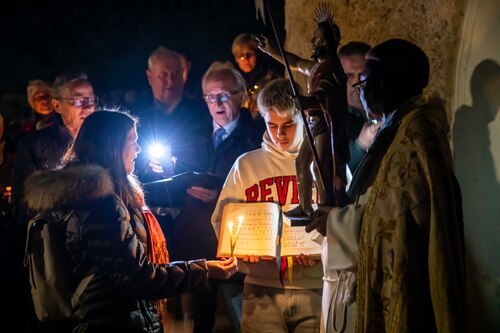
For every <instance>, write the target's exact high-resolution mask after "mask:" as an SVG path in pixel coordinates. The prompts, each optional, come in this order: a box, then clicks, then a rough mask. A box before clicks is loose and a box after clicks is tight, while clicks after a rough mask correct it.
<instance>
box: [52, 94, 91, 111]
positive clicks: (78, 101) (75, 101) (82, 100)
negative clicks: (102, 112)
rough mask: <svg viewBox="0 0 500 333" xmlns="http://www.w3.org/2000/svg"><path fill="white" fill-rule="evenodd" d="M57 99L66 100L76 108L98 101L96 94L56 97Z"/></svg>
mask: <svg viewBox="0 0 500 333" xmlns="http://www.w3.org/2000/svg"><path fill="white" fill-rule="evenodd" d="M57 99H60V100H63V101H68V104H71V105H73V106H74V107H76V108H81V107H84V106H95V105H96V104H97V103H99V98H98V97H96V96H91V97H73V98H63V97H58V98H57Z"/></svg>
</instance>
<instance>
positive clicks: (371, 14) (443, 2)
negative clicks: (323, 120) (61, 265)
mask: <svg viewBox="0 0 500 333" xmlns="http://www.w3.org/2000/svg"><path fill="white" fill-rule="evenodd" d="M326 2H327V3H328V4H330V6H331V7H332V8H333V10H334V16H335V20H336V23H337V24H338V26H339V27H340V29H341V34H342V38H341V43H342V44H346V43H348V42H349V41H353V40H359V41H364V42H367V43H369V44H370V45H372V46H374V45H376V44H378V43H380V42H383V41H385V40H387V39H389V38H404V39H407V40H409V41H411V42H413V43H415V44H417V45H419V46H420V47H421V48H422V49H423V50H424V51H425V52H426V53H427V55H428V56H429V60H430V64H431V79H430V85H429V87H428V89H427V91H426V94H429V95H431V94H437V95H439V96H440V97H443V98H444V99H445V100H446V101H447V110H448V114H449V116H450V119H451V115H452V112H451V110H452V104H451V101H452V100H453V92H454V78H455V69H456V67H455V64H456V61H457V59H456V58H457V50H458V45H459V37H460V31H461V25H462V21H463V16H464V11H465V8H466V3H467V0H336V1H332V0H330V1H326ZM316 3H317V1H315V0H287V1H286V2H285V29H286V32H287V37H286V42H285V47H286V49H287V50H288V51H291V52H293V53H296V54H298V55H300V56H302V57H305V58H309V56H310V54H311V42H310V41H311V37H312V34H313V30H314V9H315V5H316ZM298 81H299V83H301V84H302V83H303V80H301V78H298Z"/></svg>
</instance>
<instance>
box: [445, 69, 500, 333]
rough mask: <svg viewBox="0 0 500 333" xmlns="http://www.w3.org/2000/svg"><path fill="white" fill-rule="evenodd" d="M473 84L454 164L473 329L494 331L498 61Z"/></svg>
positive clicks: (499, 194) (499, 211) (499, 225)
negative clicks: (494, 137)
mask: <svg viewBox="0 0 500 333" xmlns="http://www.w3.org/2000/svg"><path fill="white" fill-rule="evenodd" d="M470 85H471V86H470V90H471V94H472V106H468V105H463V106H461V107H460V108H459V109H458V110H457V112H456V115H455V124H454V127H453V142H454V161H455V170H456V174H457V178H458V180H459V182H460V185H461V188H462V195H463V208H464V228H465V235H466V239H465V243H466V260H467V262H466V265H467V266H466V267H467V285H468V304H469V308H470V309H469V314H471V318H470V324H471V331H472V332H479V331H482V332H490V331H492V330H490V329H492V328H493V318H496V316H497V315H498V313H499V312H497V313H496V314H495V313H488V311H485V310H486V309H493V310H500V267H499V265H498V263H499V262H500V260H499V257H498V246H499V243H498V241H499V240H500V204H499V203H500V184H499V183H498V182H497V179H496V173H495V165H494V159H493V155H492V152H491V146H492V145H491V140H490V130H489V125H490V124H491V123H492V122H493V121H494V120H495V117H496V116H497V113H498V110H499V107H500V66H499V65H498V63H497V62H496V61H494V60H491V59H486V60H483V61H481V62H480V63H479V64H478V65H477V66H476V67H475V68H474V71H473V73H472V76H471V82H470ZM496 168H500V166H496ZM486 304H488V306H487V307H486V306H485V305H486Z"/></svg>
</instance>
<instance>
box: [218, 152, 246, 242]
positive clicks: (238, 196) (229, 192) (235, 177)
mask: <svg viewBox="0 0 500 333" xmlns="http://www.w3.org/2000/svg"><path fill="white" fill-rule="evenodd" d="M242 188H243V187H242V184H241V179H240V172H239V159H237V160H236V162H234V164H233V166H232V168H231V170H230V171H229V174H228V175H227V178H226V181H225V182H224V186H223V187H222V190H221V192H220V195H219V199H218V200H217V204H216V205H215V209H214V212H213V214H212V227H213V228H214V232H215V236H216V237H217V239H219V231H220V223H221V220H222V209H223V208H224V206H225V205H226V204H227V203H229V202H241V201H243V199H244V197H243V194H244V191H243V190H242Z"/></svg>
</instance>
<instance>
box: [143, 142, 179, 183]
mask: <svg viewBox="0 0 500 333" xmlns="http://www.w3.org/2000/svg"><path fill="white" fill-rule="evenodd" d="M148 154H149V166H150V168H151V169H152V171H153V172H155V173H158V174H161V175H162V176H163V177H170V176H172V175H173V174H174V157H173V156H172V150H171V149H170V146H168V145H164V144H160V143H153V144H151V145H150V146H149V148H148Z"/></svg>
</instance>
